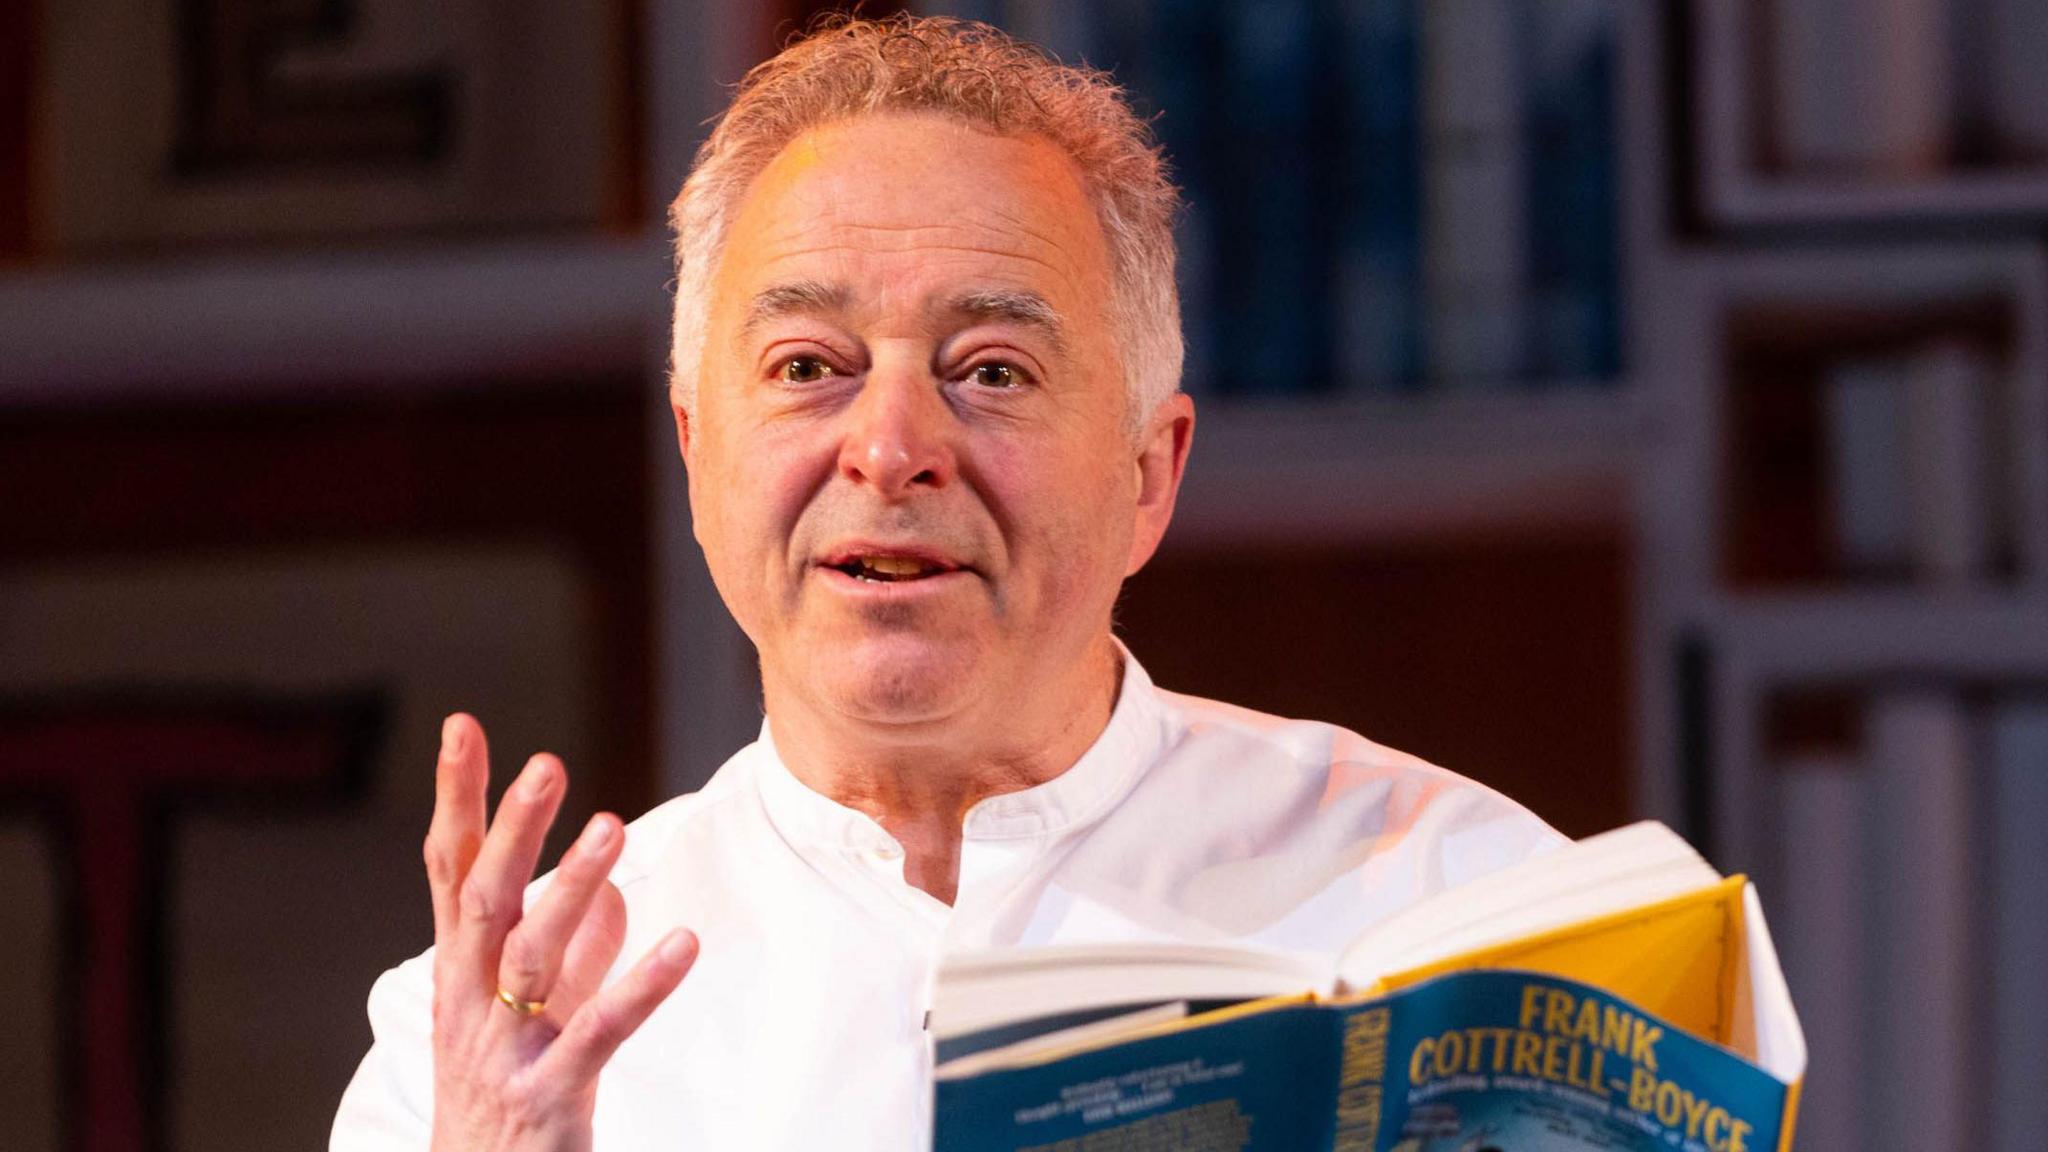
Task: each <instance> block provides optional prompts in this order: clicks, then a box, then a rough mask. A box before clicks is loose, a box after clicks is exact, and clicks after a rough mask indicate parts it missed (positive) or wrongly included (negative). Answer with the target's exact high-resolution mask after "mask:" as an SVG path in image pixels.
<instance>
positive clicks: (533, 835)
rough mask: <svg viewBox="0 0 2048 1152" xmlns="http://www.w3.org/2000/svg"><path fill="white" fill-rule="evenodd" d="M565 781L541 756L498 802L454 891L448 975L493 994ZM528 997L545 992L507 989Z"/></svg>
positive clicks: (554, 765) (559, 770)
mask: <svg viewBox="0 0 2048 1152" xmlns="http://www.w3.org/2000/svg"><path fill="white" fill-rule="evenodd" d="M565 783H566V777H565V774H564V773H563V771H562V762H561V761H559V760H557V759H555V758H554V757H553V756H550V755H548V754H547V753H545V752H543V753H541V754H539V755H537V756H535V757H533V759H531V760H528V761H527V762H526V767H525V768H524V769H522V770H521V771H520V773H519V777H518V779H516V780H514V781H513V782H512V786H511V787H510V788H507V789H505V796H504V798H503V799H502V800H500V801H499V802H498V815H497V818H496V819H494V820H492V821H491V827H490V830H489V831H488V832H486V833H485V834H484V842H483V847H482V848H480V849H479V850H478V851H477V854H476V862H475V863H474V864H472V865H471V866H470V869H469V875H468V876H466V877H465V878H464V879H463V881H462V886H461V888H460V889H459V890H458V892H457V899H456V904H457V910H456V917H457V923H456V927H455V931H454V933H453V934H452V936H451V937H450V939H449V940H448V941H447V943H446V944H445V945H444V947H445V949H446V952H445V958H446V960H447V961H448V965H449V967H448V969H447V971H449V972H452V973H453V974H455V977H456V979H458V980H460V981H462V982H463V983H467V984H470V985H472V986H474V987H475V988H476V989H478V990H479V991H480V992H481V993H483V996H482V999H486V1000H487V999H489V997H490V996H491V995H494V994H495V989H493V988H492V984H493V983H494V982H495V981H496V979H497V974H498V973H497V968H498V951H499V949H500V948H501V947H502V946H503V945H504V941H505V935H506V933H508V932H510V931H511V930H512V925H514V924H516V923H518V921H519V916H520V909H521V904H522V901H523V898H524V895H525V891H526V884H527V882H528V881H530V880H532V879H533V869H534V865H535V864H537V863H539V861H540V849H541V841H542V840H543V839H545V838H546V836H547V831H548V825H550V824H552V823H554V819H555V810H556V809H557V808H559V807H560V806H561V803H562V793H563V791H564V784H565ZM508 991H513V992H515V994H521V993H523V994H524V995H525V996H526V997H527V998H530V999H541V998H544V997H545V995H546V992H547V989H545V988H541V989H508Z"/></svg>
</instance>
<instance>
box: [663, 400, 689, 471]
mask: <svg viewBox="0 0 2048 1152" xmlns="http://www.w3.org/2000/svg"><path fill="white" fill-rule="evenodd" d="M668 409H669V411H670V412H672V413H674V414H675V418H676V450H677V451H678V452H681V453H682V456H683V466H684V467H688V466H689V464H690V414H689V413H688V412H686V411H684V410H683V405H682V402H681V401H679V400H677V399H676V398H675V396H674V395H673V394H671V395H670V396H669V400H668Z"/></svg>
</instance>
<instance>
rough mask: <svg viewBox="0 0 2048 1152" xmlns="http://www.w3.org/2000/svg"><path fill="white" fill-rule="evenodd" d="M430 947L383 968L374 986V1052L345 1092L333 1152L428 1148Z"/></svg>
mask: <svg viewBox="0 0 2048 1152" xmlns="http://www.w3.org/2000/svg"><path fill="white" fill-rule="evenodd" d="M433 972H434V969H433V952H432V950H429V951H427V952H426V953H423V954H421V955H419V956H416V957H414V958H413V959H411V960H408V961H406V962H405V963H404V964H401V965H399V966H398V967H396V968H393V969H391V970H390V971H388V972H386V973H384V974H383V975H382V976H380V977H378V978H377V983H376V984H375V985H374V986H372V987H371V989H370V1031H371V1034H372V1036H373V1037H374V1039H373V1041H372V1043H371V1045H370V1051H369V1054H368V1055H366V1056H364V1057H363V1062H362V1064H361V1065H359V1066H358V1067H357V1068H356V1074H355V1078H354V1079H353V1080H350V1081H349V1085H348V1090H347V1091H345V1092H343V1093H342V1097H341V1108H340V1110H339V1111H337V1112H336V1113H335V1116H334V1131H333V1134H332V1135H331V1136H330V1137H329V1139H328V1147H329V1149H330V1150H331V1152H388V1150H392V1149H409V1148H410V1149H421V1150H424V1149H426V1148H427V1147H428V1145H429V1144H430V1143H431V1142H432V1138H433V1119H434V1052H433V1005H434V975H433Z"/></svg>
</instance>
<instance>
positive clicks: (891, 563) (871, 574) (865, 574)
mask: <svg viewBox="0 0 2048 1152" xmlns="http://www.w3.org/2000/svg"><path fill="white" fill-rule="evenodd" d="M826 567H829V568H831V569H833V570H835V571H838V572H844V573H846V574H847V575H848V576H851V577H853V578H854V579H855V580H865V581H868V582H870V583H874V584H895V583H900V582H902V581H905V580H922V579H925V578H926V577H928V576H938V575H941V574H943V573H947V572H952V571H955V569H954V568H952V567H951V566H949V565H945V564H939V563H935V562H933V561H929V560H920V559H918V558H917V557H915V556H855V557H852V558H851V559H848V560H844V561H841V562H840V563H837V564H829V565H826Z"/></svg>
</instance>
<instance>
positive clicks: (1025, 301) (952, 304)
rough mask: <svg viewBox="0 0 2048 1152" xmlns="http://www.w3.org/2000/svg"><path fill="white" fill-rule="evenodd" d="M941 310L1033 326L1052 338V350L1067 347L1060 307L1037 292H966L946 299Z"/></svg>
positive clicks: (1012, 290) (1048, 337)
mask: <svg viewBox="0 0 2048 1152" xmlns="http://www.w3.org/2000/svg"><path fill="white" fill-rule="evenodd" d="M944 310H945V311H946V312H947V313H948V314H950V315H954V316H970V317H973V318H974V319H976V320H980V321H984V322H986V321H1000V322H1004V323H1009V324H1019V325H1022V326H1024V327H1026V328H1036V329H1038V331H1039V332H1041V333H1042V334H1044V336H1045V337H1046V339H1048V340H1050V341H1052V345H1053V347H1054V348H1055V349H1057V350H1059V351H1060V352H1061V353H1065V352H1066V349H1067V343H1066V324H1065V322H1064V321H1062V320H1061V319H1060V313H1059V309H1057V308H1054V307H1053V306H1052V304H1051V303H1050V302H1048V301H1047V300H1046V298H1045V297H1043V296H1040V295H1039V294H1038V293H1036V292H1030V291H1025V290H1022V289H1009V288H995V289H983V290H980V291H975V292H967V293H964V294H962V295H959V296H955V297H953V298H952V299H951V300H948V301H947V302H946V304H945V308H944Z"/></svg>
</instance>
